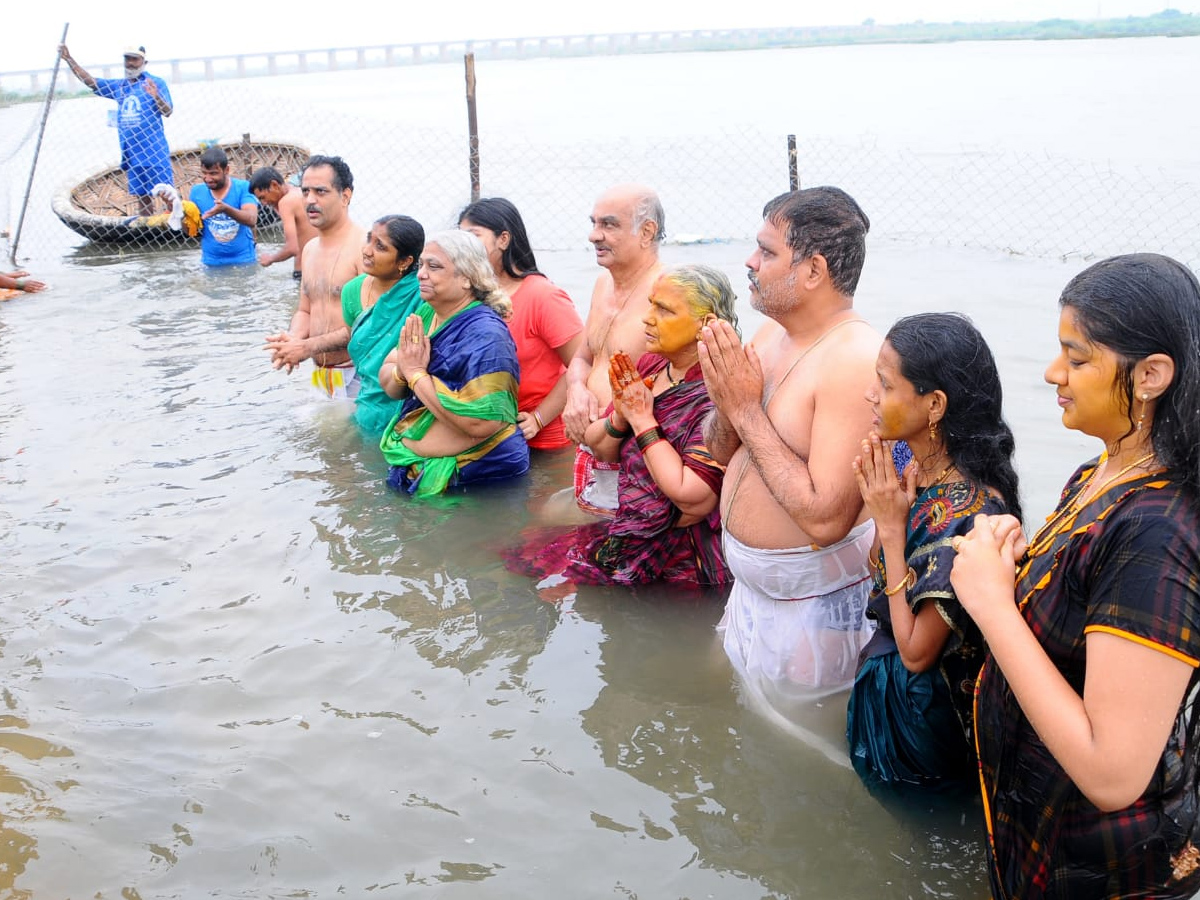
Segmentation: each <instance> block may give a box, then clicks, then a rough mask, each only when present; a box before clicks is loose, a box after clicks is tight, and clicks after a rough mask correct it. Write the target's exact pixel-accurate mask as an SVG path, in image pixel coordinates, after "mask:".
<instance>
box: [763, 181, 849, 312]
mask: <svg viewBox="0 0 1200 900" xmlns="http://www.w3.org/2000/svg"><path fill="white" fill-rule="evenodd" d="M763 218H764V219H766V220H768V221H769V222H772V223H774V224H775V225H776V226H778V227H780V228H783V229H784V230H785V232H786V234H787V245H788V246H789V247H791V248H792V262H793V263H798V262H801V261H802V260H805V259H808V258H809V257H811V256H814V255H816V254H818V253H819V254H821V256H823V257H825V262H826V264H827V265H828V267H829V280H830V281H831V282H832V284H833V286H834V288H836V289H837V290H838V291H839V292H840V293H842V294H845V295H846V296H847V297H853V296H854V291H855V290H856V289H857V288H858V277H859V276H860V275H861V274H862V268H863V263H864V262H865V261H866V258H867V232H868V231H870V230H871V220H870V219H868V218H867V214H866V213H865V212H863V211H862V207H860V206H859V205H858V204H857V203H856V202H855V201H854V198H853V197H851V196H850V195H849V194H847V193H846V192H845V191H843V190H842V189H841V188H835V187H813V188H805V189H804V190H802V191H790V192H789V193H786V194H780V195H779V196H778V197H776V198H775V199H774V200H772V201H770V202H769V203H768V204H767V205H766V206H765V207H763Z"/></svg>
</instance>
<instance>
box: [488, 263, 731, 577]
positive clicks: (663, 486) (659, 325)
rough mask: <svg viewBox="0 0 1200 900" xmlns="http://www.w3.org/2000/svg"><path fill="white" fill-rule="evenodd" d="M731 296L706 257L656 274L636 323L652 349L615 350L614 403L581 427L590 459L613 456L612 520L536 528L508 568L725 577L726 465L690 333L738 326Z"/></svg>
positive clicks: (611, 375)
mask: <svg viewBox="0 0 1200 900" xmlns="http://www.w3.org/2000/svg"><path fill="white" fill-rule="evenodd" d="M735 299H736V298H735V297H734V294H733V288H732V287H731V286H730V284H729V280H728V279H727V278H726V277H725V276H724V275H723V274H722V273H721V272H719V271H717V270H716V269H713V268H711V267H708V266H701V265H687V266H677V267H674V268H671V269H668V270H667V271H665V272H664V273H663V274H662V275H661V276H660V277H659V279H658V281H656V282H655V284H654V288H653V290H652V292H651V294H650V311H649V312H648V313H647V314H646V318H645V320H644V321H645V324H646V347H647V350H648V351H649V352H648V353H646V354H645V355H644V356H642V358H641V359H639V360H638V363H637V367H636V368H635V367H634V365H633V363H632V361H631V360H630V359H629V357H628V356H626V355H625V354H624V353H618V354H616V355H615V356H614V357H613V359H612V361H611V363H610V366H609V379H610V380H611V382H612V386H613V404H612V406H610V407H609V410H608V413H607V415H605V416H604V417H603V418H601V419H598V420H596V421H595V422H593V423H592V424H591V425H590V426H589V427H588V430H587V433H586V435H585V442H586V443H587V444H588V446H589V447H591V448H592V450H593V452H594V453H595V455H596V458H597V459H600V460H605V461H617V462H620V465H621V469H620V473H619V476H618V480H617V494H618V500H619V503H620V506H619V508H618V509H617V514H616V517H615V518H613V519H611V520H605V521H602V522H596V523H593V524H588V525H582V526H578V527H575V528H572V529H570V530H568V531H566V532H562V531H561V530H547V529H542V530H540V531H539V532H538V533H537V534H535V535H532V536H530V539H529V540H527V541H526V542H525V545H524V549H523V550H521V551H518V552H517V553H511V554H508V562H509V567H510V568H512V569H514V570H515V571H519V572H523V573H525V574H529V575H533V576H535V577H546V576H550V575H558V576H561V577H562V578H564V579H566V580H568V581H572V582H575V583H581V584H641V583H645V582H652V581H672V582H687V583H690V584H700V585H720V584H725V583H727V582H729V581H730V580H731V576H730V574H729V570H728V569H727V568H726V567H725V561H724V559H723V557H722V555H721V526H720V516H719V512H718V509H717V499H718V497H719V496H720V493H721V479H722V477H723V476H724V467H722V466H720V465H718V464H717V463H716V462H715V461H714V460H713V459H712V457H711V456H710V455H709V453H708V449H707V447H705V445H704V433H703V432H704V429H703V425H704V419H705V418H706V417H707V415H708V413H709V412H710V411H711V410H712V401H711V400H709V398H708V390H707V389H706V387H705V385H704V379H703V377H702V376H701V374H700V364H699V354H698V351H697V349H696V347H697V344H696V341H697V338H698V336H699V334H700V329H701V328H703V327H704V325H705V324H706V323H708V322H712V321H714V320H716V319H718V318H720V319H724V320H725V321H727V322H730V323H732V324H733V325H734V327H735V328H736V325H737V316H736V314H735V313H734V311H733V306H734V301H735Z"/></svg>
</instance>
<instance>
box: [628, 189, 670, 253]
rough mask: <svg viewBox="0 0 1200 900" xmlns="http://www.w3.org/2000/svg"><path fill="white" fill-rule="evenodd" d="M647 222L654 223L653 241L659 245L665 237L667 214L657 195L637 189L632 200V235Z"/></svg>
mask: <svg viewBox="0 0 1200 900" xmlns="http://www.w3.org/2000/svg"><path fill="white" fill-rule="evenodd" d="M647 222H653V223H654V240H655V242H656V243H659V244H661V243H662V242H663V241H664V240H665V239H666V237H667V213H666V211H665V210H664V209H663V205H662V201H661V200H659V199H658V194H656V193H654V191H652V190H650V189H649V188H639V189H638V193H637V194H636V195H635V196H634V199H633V233H634V234H637V233H638V232H639V231H641V230H642V226H643V225H645V224H646V223H647Z"/></svg>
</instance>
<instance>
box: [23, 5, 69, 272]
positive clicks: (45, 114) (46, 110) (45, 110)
mask: <svg viewBox="0 0 1200 900" xmlns="http://www.w3.org/2000/svg"><path fill="white" fill-rule="evenodd" d="M70 27H71V23H70V22H67V23H66V24H65V25H63V33H62V40H61V41H59V42H58V43H59V46H62V45H63V44H65V43H66V42H67V29H68V28H70ZM61 62H62V56H60V55H59V52H58V47H55V48H54V71H53V73H51V75H50V89H49V90H48V91H46V105H45V106H44V107H42V125H41V127H40V128H39V129H38V139H37V146H36V147H34V149H33V162H32V163H30V165H29V181H28V182H27V183H26V185H25V199H24V200H22V201H21V215H20V216H19V217H18V218H17V231H16V234H14V235H13V242H12V250H11V251H10V252H9V255H8V261H9V262H10V263H12V264H13V265H14V266H15V265H16V264H17V247H18V245H20V243H21V229H22V228H24V227H25V210H27V209H28V208H29V194H30V192H31V191H32V190H33V173H34V172H35V171H37V162H38V156H40V155H41V152H42V137H43V136H44V135H45V134H46V119H48V118H49V117H50V102H51V101H52V100H53V99H54V85H55V82H57V81H58V64H59V63H61Z"/></svg>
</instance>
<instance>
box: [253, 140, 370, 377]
mask: <svg viewBox="0 0 1200 900" xmlns="http://www.w3.org/2000/svg"><path fill="white" fill-rule="evenodd" d="M300 194H301V196H302V197H303V199H304V211H305V214H306V215H307V216H308V221H309V223H310V224H311V225H312V226H313V228H315V229H316V230H317V236H316V237H315V238H313V239H312V240H311V241H309V242H308V243H307V244H306V245H305V246H304V251H303V254H302V256H301V264H300V269H301V272H302V273H303V274H302V276H301V278H300V305H299V306H298V307H297V308H296V312H295V314H294V315H293V316H292V323H291V325H290V326H289V327H288V330H287V331H281V332H279V333H278V334H272V335H268V336H267V344H266V348H265V349H267V350H268V351H270V353H271V364H272V365H273V366H274V367H275V368H276V369H280V368H286V369H287V371H288V372H291V371H292V370H293V369H295V368H296V366H298V365H299V364H300V363H301V362H303V361H304V360H306V359H311V360H312V361H313V363H314V365H315V368H314V369H313V374H312V383H313V386H314V387H316V388H317V389H318V390H320V391H321V393H322V394H324V395H325V396H327V397H330V398H337V399H353V398H354V396H355V395H356V394H357V393H358V374H357V373H356V372H355V371H354V366H353V364H352V363H351V362H350V354H349V353H347V352H346V345H347V344H348V343H349V342H350V329H349V328H348V327H346V322H345V320H344V319H343V318H342V286H343V285H344V284H345V283H346V282H347V281H349V280H350V279H351V278H354V277H355V276H356V275H361V274H362V271H363V267H362V248H363V244H364V243H365V242H366V232H364V231H363V229H362V228H360V227H359V226H358V225H355V224H354V222H353V221H352V220H351V219H350V211H349V210H350V198H351V197H352V196H353V194H354V176H353V175H352V174H351V173H350V167H349V166H348V165H346V162H345V161H344V160H343V159H342V158H341V157H340V156H314V157H312V158H311V159H309V161H308V162H307V163H306V164H305V166H304V172H303V174H302V175H301V178H300Z"/></svg>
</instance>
